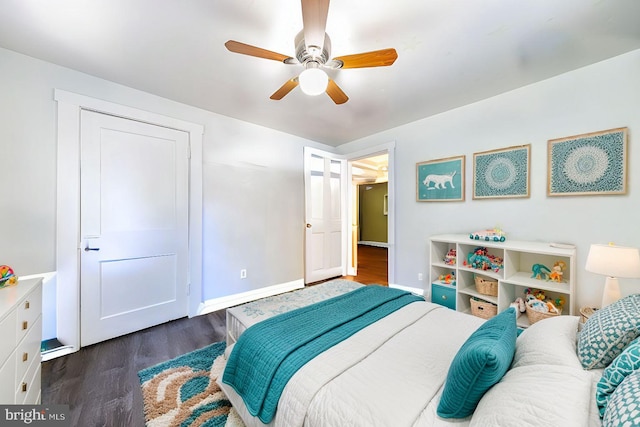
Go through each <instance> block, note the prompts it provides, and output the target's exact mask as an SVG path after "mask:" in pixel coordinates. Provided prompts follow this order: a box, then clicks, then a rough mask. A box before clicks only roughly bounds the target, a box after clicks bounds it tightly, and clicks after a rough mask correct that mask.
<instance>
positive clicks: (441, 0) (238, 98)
mask: <svg viewBox="0 0 640 427" xmlns="http://www.w3.org/2000/svg"><path fill="white" fill-rule="evenodd" d="M639 22H640V0H482V1H479V0H393V1H389V0H386V1H382V0H374V1H371V0H350V1H346V0H342V1H337V0H336V1H334V2H333V3H331V5H330V7H329V16H328V20H327V33H328V34H329V36H330V37H331V41H332V45H333V51H332V53H331V56H332V57H336V56H342V55H347V54H354V53H361V52H367V51H371V50H378V49H384V48H389V47H393V48H395V49H396V50H397V52H398V59H397V61H396V62H395V64H394V65H392V66H390V67H381V68H363V69H343V70H333V71H331V72H330V75H331V77H332V78H333V79H334V80H335V81H336V82H337V83H338V85H339V86H340V87H341V88H342V89H343V90H344V92H345V93H346V94H347V95H348V96H349V98H350V99H349V101H348V102H347V103H346V104H343V105H335V104H334V103H333V102H332V101H331V99H330V98H329V97H328V96H326V95H324V94H323V95H320V96H317V97H309V96H306V95H304V94H302V92H301V91H300V89H299V88H297V89H294V91H292V92H291V93H289V95H287V96H286V97H285V98H284V99H282V100H281V101H272V100H270V99H269V96H270V95H271V94H272V93H273V92H274V91H275V90H276V89H278V88H279V87H280V86H281V85H282V84H283V83H284V82H285V81H286V80H288V79H290V78H292V77H294V76H296V75H297V74H298V73H299V72H300V71H301V70H302V68H301V66H299V65H285V64H283V63H279V62H276V61H271V60H267V59H261V58H255V57H250V56H246V55H239V54H236V53H231V52H229V51H227V50H226V49H225V47H224V43H225V42H226V41H227V40H229V39H232V40H237V41H241V42H244V43H248V44H251V45H254V46H258V47H261V48H264V49H268V50H271V51H275V52H278V53H282V54H285V55H290V56H294V54H295V52H294V45H293V39H294V37H295V35H296V34H297V33H298V31H299V30H300V29H301V28H302V15H301V6H300V1H298V0H268V1H267V0H262V1H256V0H181V1H177V0H56V1H51V0H0V46H1V47H4V48H7V49H10V50H14V51H17V52H21V53H24V54H27V55H30V56H33V57H36V58H40V59H43V60H45V61H49V62H52V63H56V64H59V65H62V66H65V67H68V68H72V69H75V70H78V71H81V72H84V73H87V74H91V75H94V76H97V77H101V78H104V79H107V80H111V81H114V82H117V83H121V84H123V85H126V86H130V87H132V88H136V89H140V90H143V91H146V92H150V93H153V94H156V95H159V96H162V97H165V98H169V99H172V100H175V101H179V102H182V103H185V104H189V105H193V106H196V107H200V108H203V109H205V110H209V111H212V112H215V113H219V114H223V115H225V116H230V117H235V118H238V119H241V120H245V121H248V122H252V123H257V124H260V125H263V126H267V127H270V128H273V129H278V130H281V131H284V132H287V133H290V134H294V135H299V136H301V137H304V138H308V139H311V140H315V141H318V142H323V143H326V144H329V145H334V146H336V145H340V144H342V143H345V142H349V141H352V140H355V139H358V138H361V137H364V136H367V135H371V134H374V133H376V132H380V131H382V130H385V129H390V128H393V127H396V126H399V125H402V124H405V123H408V122H411V121H414V120H417V119H421V118H424V117H428V116H431V115H434V114H438V113H440V112H443V111H446V110H450V109H452V108H456V107H459V106H461V105H465V104H469V103H472V102H475V101H478V100H481V99H484V98H487V97H491V96H494V95H496V94H499V93H502V92H505V91H509V90H511V89H514V88H517V87H521V86H524V85H527V84H530V83H533V82H536V81H540V80H543V79H546V78H549V77H552V76H555V75H558V74H561V73H564V72H567V71H570V70H573V69H576V68H579V67H582V66H585V65H588V64H592V63H595V62H598V61H601V60H604V59H607V58H610V57H613V56H616V55H619V54H622V53H625V52H628V51H631V50H635V49H639V48H640V24H639ZM0 66H1V64H0Z"/></svg>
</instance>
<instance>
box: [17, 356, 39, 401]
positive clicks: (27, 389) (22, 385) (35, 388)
mask: <svg viewBox="0 0 640 427" xmlns="http://www.w3.org/2000/svg"><path fill="white" fill-rule="evenodd" d="M40 369H41V365H40V362H39V361H38V362H36V361H34V362H33V363H31V366H29V370H28V371H27V373H26V375H25V377H24V378H23V379H22V380H21V381H18V384H17V385H18V387H17V388H16V389H15V391H16V394H15V399H16V400H15V402H16V403H17V404H18V405H20V404H31V405H33V404H35V403H36V400H37V399H38V398H39V396H40V389H41V386H42V385H41V381H42V380H41V371H40Z"/></svg>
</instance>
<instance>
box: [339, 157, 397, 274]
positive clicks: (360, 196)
mask: <svg viewBox="0 0 640 427" xmlns="http://www.w3.org/2000/svg"><path fill="white" fill-rule="evenodd" d="M349 168H350V171H351V173H350V176H351V188H352V191H351V195H352V196H351V200H350V204H351V207H352V217H351V220H352V221H351V239H352V245H351V257H350V260H349V261H350V266H349V267H350V268H349V270H350V274H351V275H350V276H347V278H349V279H352V280H356V281H358V282H361V283H364V284H373V283H377V284H382V285H388V284H389V243H390V240H389V187H388V186H389V154H388V152H384V153H381V154H375V155H371V156H368V157H363V158H359V159H355V160H352V161H350V162H349Z"/></svg>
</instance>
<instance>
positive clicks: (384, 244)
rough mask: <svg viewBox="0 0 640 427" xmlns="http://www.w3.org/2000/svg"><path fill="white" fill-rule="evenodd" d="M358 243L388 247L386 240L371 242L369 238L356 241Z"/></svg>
mask: <svg viewBox="0 0 640 427" xmlns="http://www.w3.org/2000/svg"><path fill="white" fill-rule="evenodd" d="M358 244H359V245H366V246H377V247H379V248H388V247H389V244H388V243H386V242H372V241H369V240H360V241H359V242H358Z"/></svg>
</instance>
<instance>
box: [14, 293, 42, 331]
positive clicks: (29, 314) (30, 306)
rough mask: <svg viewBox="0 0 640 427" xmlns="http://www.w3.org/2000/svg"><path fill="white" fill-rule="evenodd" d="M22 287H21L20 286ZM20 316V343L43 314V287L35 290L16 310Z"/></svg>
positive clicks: (18, 325)
mask: <svg viewBox="0 0 640 427" xmlns="http://www.w3.org/2000/svg"><path fill="white" fill-rule="evenodd" d="M18 286H20V285H18ZM16 313H17V315H18V324H17V327H18V341H20V340H21V339H22V337H24V336H25V335H26V334H27V332H28V330H29V328H31V327H32V326H33V322H35V321H36V319H37V318H38V316H40V313H42V287H41V286H38V287H37V288H36V289H34V290H33V292H31V293H30V294H29V295H28V296H27V297H26V298H25V299H24V300H23V301H22V302H21V303H20V304H19V305H18V307H17V308H16Z"/></svg>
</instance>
